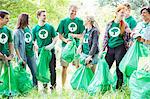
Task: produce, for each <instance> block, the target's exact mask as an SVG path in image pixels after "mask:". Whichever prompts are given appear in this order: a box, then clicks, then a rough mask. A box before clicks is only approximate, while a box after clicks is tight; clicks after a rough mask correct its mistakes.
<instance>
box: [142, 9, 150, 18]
mask: <svg viewBox="0 0 150 99" xmlns="http://www.w3.org/2000/svg"><path fill="white" fill-rule="evenodd" d="M141 16H142V19H143V21H150V13H149V12H148V11H147V10H146V9H145V10H143V11H142V12H141Z"/></svg>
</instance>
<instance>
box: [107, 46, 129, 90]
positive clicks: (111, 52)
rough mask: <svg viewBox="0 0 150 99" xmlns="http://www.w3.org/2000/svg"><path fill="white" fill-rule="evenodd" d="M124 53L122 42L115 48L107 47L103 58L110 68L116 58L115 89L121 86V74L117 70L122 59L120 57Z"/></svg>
mask: <svg viewBox="0 0 150 99" xmlns="http://www.w3.org/2000/svg"><path fill="white" fill-rule="evenodd" d="M125 53H126V49H125V46H124V44H122V45H119V46H117V47H115V48H110V47H108V51H107V54H106V56H105V59H106V61H107V63H108V65H109V69H110V68H111V66H112V64H113V62H114V61H115V60H116V74H117V77H118V80H117V85H116V89H118V88H119V87H121V86H122V83H123V74H122V72H121V71H120V70H119V63H120V61H121V60H122V58H123V57H124V55H125Z"/></svg>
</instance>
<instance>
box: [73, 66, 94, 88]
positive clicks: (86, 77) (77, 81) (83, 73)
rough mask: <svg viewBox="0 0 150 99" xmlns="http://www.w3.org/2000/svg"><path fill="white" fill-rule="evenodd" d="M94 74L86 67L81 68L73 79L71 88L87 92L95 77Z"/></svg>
mask: <svg viewBox="0 0 150 99" xmlns="http://www.w3.org/2000/svg"><path fill="white" fill-rule="evenodd" d="M93 75H94V74H93V72H92V70H91V69H90V68H88V67H86V65H82V66H81V67H79V68H78V69H77V70H76V72H75V73H74V74H73V76H72V78H71V81H70V83H71V86H72V88H73V89H81V90H85V91H87V87H88V86H89V84H90V81H91V79H92V77H93Z"/></svg>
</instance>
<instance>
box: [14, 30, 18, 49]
mask: <svg viewBox="0 0 150 99" xmlns="http://www.w3.org/2000/svg"><path fill="white" fill-rule="evenodd" d="M14 48H15V49H18V48H19V34H18V32H17V31H14Z"/></svg>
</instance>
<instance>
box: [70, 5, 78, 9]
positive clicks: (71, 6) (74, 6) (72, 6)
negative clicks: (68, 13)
mask: <svg viewBox="0 0 150 99" xmlns="http://www.w3.org/2000/svg"><path fill="white" fill-rule="evenodd" d="M71 8H75V9H78V7H77V6H76V5H73V4H72V5H70V6H69V10H70V9H71Z"/></svg>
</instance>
